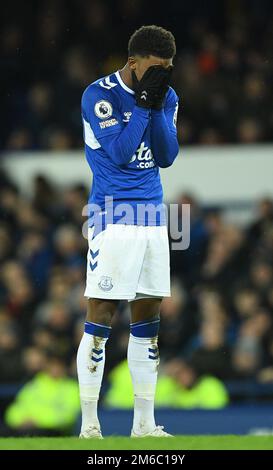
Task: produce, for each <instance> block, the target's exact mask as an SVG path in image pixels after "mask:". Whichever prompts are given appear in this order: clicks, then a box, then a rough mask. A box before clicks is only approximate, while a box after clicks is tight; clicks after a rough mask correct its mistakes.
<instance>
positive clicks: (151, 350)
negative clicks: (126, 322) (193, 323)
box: [128, 298, 161, 436]
mask: <svg viewBox="0 0 273 470" xmlns="http://www.w3.org/2000/svg"><path fill="white" fill-rule="evenodd" d="M160 304H161V299H160V298H159V299H157V298H147V299H146V298H145V299H140V300H136V301H134V302H131V325H130V338H129V344H128V365H129V369H130V373H131V377H132V382H133V389H134V422H133V430H132V435H135V436H136V435H142V434H149V433H151V432H153V431H154V430H155V429H156V424H155V419H154V397H155V389H156V382H157V371H158V365H159V352H158V345H157V339H158V330H159V309H160Z"/></svg>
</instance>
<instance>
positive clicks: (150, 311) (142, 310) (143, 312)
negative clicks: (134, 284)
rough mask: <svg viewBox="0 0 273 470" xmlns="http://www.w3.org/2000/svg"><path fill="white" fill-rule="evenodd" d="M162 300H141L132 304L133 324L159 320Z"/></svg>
mask: <svg viewBox="0 0 273 470" xmlns="http://www.w3.org/2000/svg"><path fill="white" fill-rule="evenodd" d="M161 301H162V299H158V298H156V299H155V298H149V299H140V300H136V301H135V302H132V304H131V317H132V322H133V323H134V322H139V321H149V320H151V319H153V320H154V319H155V318H159V316H160V305H161Z"/></svg>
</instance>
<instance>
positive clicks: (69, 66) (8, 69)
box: [0, 0, 273, 150]
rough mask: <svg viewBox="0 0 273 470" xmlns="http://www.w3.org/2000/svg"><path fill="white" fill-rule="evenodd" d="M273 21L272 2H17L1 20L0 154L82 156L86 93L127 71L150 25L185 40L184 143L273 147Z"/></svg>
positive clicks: (179, 73)
mask: <svg viewBox="0 0 273 470" xmlns="http://www.w3.org/2000/svg"><path fill="white" fill-rule="evenodd" d="M272 18H273V3H272V2H271V1H270V0H248V1H247V0H237V1H236V2H233V1H229V0H225V1H222V2H219V1H217V0H209V1H208V2H203V0H196V1H195V2H193V3H192V4H190V3H189V2H182V1H180V2H178V1H177V0H169V1H168V3H167V4H166V2H163V1H157V2H155V1H150V2H144V0H132V1H128V0H119V1H114V0H107V1H106V0H104V1H101V0H92V1H88V2H87V1H85V0H70V1H64V0H44V1H40V2H35V1H33V0H30V1H28V2H19V1H18V0H10V1H9V2H8V3H7V4H5V7H4V8H3V11H2V13H1V17H0V24H1V33H2V34H1V39H0V50H1V65H0V67H1V74H0V83H1V87H0V94H1V103H2V106H1V108H2V119H1V126H0V146H1V148H2V149H6V150H35V149H50V150H51V149H52V150H66V149H71V148H73V149H74V148H81V147H82V125H81V117H80V101H81V95H82V92H83V90H84V89H85V87H86V86H87V85H88V84H89V83H91V82H92V81H94V80H95V79H97V78H99V77H101V76H104V75H106V74H108V73H110V72H113V71H115V70H117V69H118V68H120V67H122V66H123V65H124V63H125V62H126V52H127V43H128V38H129V36H130V35H131V34H132V32H133V31H134V30H135V29H136V28H138V27H139V26H141V25H142V24H149V23H150V24H154V23H156V24H160V25H162V26H164V27H166V28H169V29H171V30H172V31H173V33H174V34H175V36H176V40H177V56H176V59H175V71H174V76H173V86H174V87H175V89H176V91H177V93H178V95H179V96H180V100H181V106H180V119H179V123H178V133H179V139H180V142H181V143H183V144H196V143H202V144H208V145H214V144H221V143H233V142H237V143H238V142H239V143H255V142H268V141H272V140H273V111H272V106H271V103H272V98H273V95H272V86H271V83H272V78H273V65H272V60H271V58H272V53H273V37H272V35H273V20H272ZM121 25H122V26H121Z"/></svg>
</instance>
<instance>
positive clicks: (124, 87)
mask: <svg viewBox="0 0 273 470" xmlns="http://www.w3.org/2000/svg"><path fill="white" fill-rule="evenodd" d="M115 75H116V77H117V80H118V82H119V84H120V86H121V87H122V88H123V89H124V90H126V91H127V92H128V93H131V95H134V94H135V92H134V90H131V88H129V87H128V86H127V85H125V83H124V82H123V81H122V78H121V76H120V73H119V71H117V72H116V73H115Z"/></svg>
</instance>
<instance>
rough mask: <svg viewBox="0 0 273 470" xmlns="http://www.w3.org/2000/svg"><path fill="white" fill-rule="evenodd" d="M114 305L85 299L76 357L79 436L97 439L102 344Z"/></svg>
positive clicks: (105, 301)
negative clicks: (86, 303)
mask: <svg viewBox="0 0 273 470" xmlns="http://www.w3.org/2000/svg"><path fill="white" fill-rule="evenodd" d="M116 306H117V301H115V300H107V299H89V300H88V306H87V317H86V322H85V328H84V334H83V337H82V340H81V342H80V345H79V349H78V354H77V370H78V378H79V387H80V399H81V409H82V426H81V434H80V437H100V436H101V432H100V425H99V420H98V415H97V408H98V399H99V393H100V389H101V383H102V377H103V371H104V364H105V345H106V342H107V339H108V337H109V335H110V331H111V319H112V317H113V315H114V313H115V310H116Z"/></svg>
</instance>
